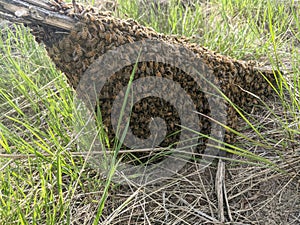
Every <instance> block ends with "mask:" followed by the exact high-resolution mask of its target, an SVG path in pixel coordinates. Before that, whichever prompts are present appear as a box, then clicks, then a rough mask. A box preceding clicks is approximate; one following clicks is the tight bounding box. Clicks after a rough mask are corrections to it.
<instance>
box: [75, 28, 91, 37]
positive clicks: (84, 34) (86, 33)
mask: <svg viewBox="0 0 300 225" xmlns="http://www.w3.org/2000/svg"><path fill="white" fill-rule="evenodd" d="M78 35H79V36H80V37H81V38H82V39H83V40H86V39H91V38H92V35H91V34H90V32H89V29H88V27H83V28H82V31H81V32H79V34H78Z"/></svg>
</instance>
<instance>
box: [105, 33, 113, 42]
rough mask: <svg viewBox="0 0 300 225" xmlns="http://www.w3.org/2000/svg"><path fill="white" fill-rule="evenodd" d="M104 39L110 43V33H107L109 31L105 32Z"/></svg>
mask: <svg viewBox="0 0 300 225" xmlns="http://www.w3.org/2000/svg"><path fill="white" fill-rule="evenodd" d="M105 40H106V41H107V42H109V43H111V41H112V34H111V33H109V32H107V33H106V34H105Z"/></svg>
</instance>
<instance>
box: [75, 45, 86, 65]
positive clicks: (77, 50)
mask: <svg viewBox="0 0 300 225" xmlns="http://www.w3.org/2000/svg"><path fill="white" fill-rule="evenodd" d="M83 54H84V50H83V49H82V48H81V46H80V45H79V44H76V45H75V48H74V52H73V54H72V56H73V61H78V59H79V58H80V57H82V56H83Z"/></svg>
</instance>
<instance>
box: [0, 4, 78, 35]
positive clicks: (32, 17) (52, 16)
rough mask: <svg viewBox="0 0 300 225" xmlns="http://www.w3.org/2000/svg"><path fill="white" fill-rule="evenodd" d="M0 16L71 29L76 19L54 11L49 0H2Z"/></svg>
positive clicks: (28, 22) (66, 29)
mask: <svg viewBox="0 0 300 225" xmlns="http://www.w3.org/2000/svg"><path fill="white" fill-rule="evenodd" d="M0 18H2V19H6V20H9V21H11V22H16V23H23V24H26V25H31V26H32V25H41V26H45V25H47V26H50V27H53V28H56V29H60V30H65V31H70V30H71V29H72V28H73V27H74V24H75V23H76V20H75V19H74V18H71V17H69V16H66V15H63V14H61V13H60V12H57V11H54V6H52V7H51V4H49V1H43V0H39V1H35V0H0Z"/></svg>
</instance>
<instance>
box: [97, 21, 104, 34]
mask: <svg viewBox="0 0 300 225" xmlns="http://www.w3.org/2000/svg"><path fill="white" fill-rule="evenodd" d="M98 28H99V31H100V32H105V26H104V25H103V23H102V22H99V23H98Z"/></svg>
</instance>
